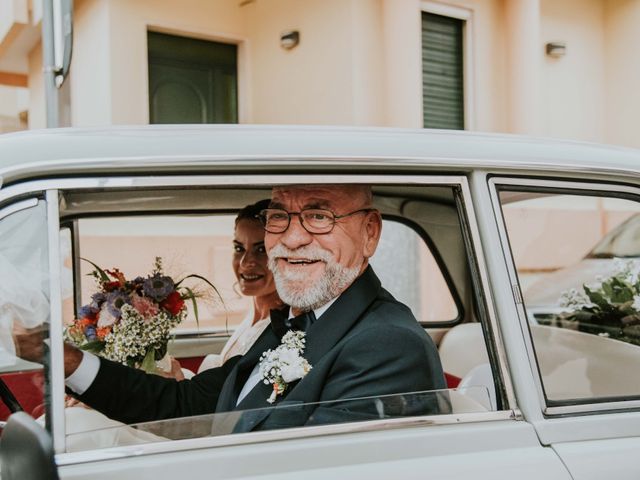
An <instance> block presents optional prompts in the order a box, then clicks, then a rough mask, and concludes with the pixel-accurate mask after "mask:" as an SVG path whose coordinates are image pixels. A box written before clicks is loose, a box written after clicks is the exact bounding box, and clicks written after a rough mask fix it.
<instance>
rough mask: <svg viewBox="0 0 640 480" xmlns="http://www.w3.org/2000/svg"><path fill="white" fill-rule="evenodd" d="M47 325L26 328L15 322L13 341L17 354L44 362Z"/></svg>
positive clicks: (37, 361)
mask: <svg viewBox="0 0 640 480" xmlns="http://www.w3.org/2000/svg"><path fill="white" fill-rule="evenodd" d="M46 331H47V329H46V328H45V327H37V328H24V327H22V326H20V325H16V324H14V327H13V341H14V344H15V346H16V356H17V357H20V358H22V359H23V360H28V361H30V362H36V363H42V360H43V358H44V338H45V334H46Z"/></svg>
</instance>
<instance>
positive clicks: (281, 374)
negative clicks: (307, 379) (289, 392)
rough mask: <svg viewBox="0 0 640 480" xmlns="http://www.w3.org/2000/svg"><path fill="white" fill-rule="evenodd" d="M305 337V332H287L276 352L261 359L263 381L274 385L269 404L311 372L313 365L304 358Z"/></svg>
mask: <svg viewBox="0 0 640 480" xmlns="http://www.w3.org/2000/svg"><path fill="white" fill-rule="evenodd" d="M304 335H305V334H304V332H294V331H290V332H287V333H286V334H285V335H284V336H283V337H282V343H281V344H280V345H279V346H278V347H277V348H276V349H275V350H267V351H266V352H264V353H263V354H262V356H261V357H260V376H261V377H262V381H263V383H265V384H266V385H268V384H272V385H273V392H271V396H270V397H269V398H268V399H267V402H269V403H273V402H275V401H276V397H277V396H278V395H281V394H283V393H284V391H285V390H286V389H287V384H289V383H291V382H293V381H296V380H300V379H301V378H303V377H304V376H305V375H306V374H307V373H309V370H311V364H310V363H309V362H308V361H307V360H306V359H305V358H304V357H303V356H302V352H303V351H304V344H305V338H304Z"/></svg>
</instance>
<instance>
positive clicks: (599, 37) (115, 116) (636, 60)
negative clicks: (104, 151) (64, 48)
mask: <svg viewBox="0 0 640 480" xmlns="http://www.w3.org/2000/svg"><path fill="white" fill-rule="evenodd" d="M41 10H42V8H41V4H39V1H38V0H6V1H4V2H2V3H0V84H1V85H2V87H1V89H0V115H2V117H3V118H4V119H5V120H4V123H3V125H5V124H8V123H11V121H9V120H8V119H14V120H13V123H11V125H13V127H9V128H7V127H6V126H5V127H2V128H4V129H5V130H7V129H16V128H24V127H25V126H27V125H28V128H41V127H44V126H45V107H44V86H43V78H42V45H41V39H40V22H41V18H42V11H41ZM639 24H640V0H442V1H432V0H181V1H175V0H75V12H74V36H75V41H74V51H73V61H72V66H71V74H70V77H69V79H68V80H67V82H66V83H67V84H66V85H65V86H64V87H63V90H66V92H63V93H64V95H63V98H65V99H66V100H65V101H66V103H67V105H68V108H69V113H70V115H69V117H70V118H69V119H68V123H69V124H71V125H73V126H95V125H111V124H146V123H162V122H174V123H191V122H231V123H233V122H239V123H275V124H281V123H287V124H332V125H375V126H394V127H410V128H421V127H425V126H427V127H435V128H465V129H469V130H478V131H487V132H513V133H525V134H534V135H543V136H558V137H566V138H574V139H579V140H588V141H596V142H605V143H614V144H621V145H628V146H636V147H637V146H640V135H639V134H638V133H640V132H638V130H639V127H638V126H637V125H638V122H637V121H636V119H635V115H636V112H638V111H640V96H638V95H635V88H636V86H637V85H639V84H640V57H638V56H636V55H632V54H630V52H633V45H640V28H638V25H639ZM21 112H22V113H21ZM172 115H173V116H172ZM20 118H22V120H20ZM21 122H22V123H21Z"/></svg>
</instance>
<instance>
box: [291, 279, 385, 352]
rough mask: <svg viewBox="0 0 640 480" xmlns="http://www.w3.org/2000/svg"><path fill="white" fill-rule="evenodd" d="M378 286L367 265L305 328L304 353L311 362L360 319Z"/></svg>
mask: <svg viewBox="0 0 640 480" xmlns="http://www.w3.org/2000/svg"><path fill="white" fill-rule="evenodd" d="M380 288H381V284H380V280H378V277H377V276H376V274H375V273H374V272H373V269H372V268H371V267H370V266H369V267H367V269H366V270H365V271H364V273H363V274H362V275H360V277H358V278H357V279H356V281H355V282H353V284H352V285H351V286H350V287H349V288H347V289H346V290H345V291H344V292H343V293H342V295H340V296H339V297H338V299H337V300H336V301H335V302H334V303H333V304H332V305H331V306H330V307H329V309H328V310H327V311H326V312H324V314H323V315H321V316H320V318H319V319H318V320H316V321H315V322H314V323H313V325H311V326H310V327H309V329H308V330H307V335H306V340H307V346H306V349H305V352H304V354H303V355H304V357H305V358H306V359H307V360H308V361H309V363H311V365H314V363H316V362H317V361H319V360H320V359H321V358H322V357H323V356H324V354H325V353H327V352H328V351H329V350H330V349H331V348H332V347H334V346H335V345H336V344H337V343H338V341H340V339H341V338H342V337H344V336H345V335H346V333H347V332H348V331H349V330H351V328H352V327H353V326H354V325H355V324H356V323H357V322H358V320H360V318H361V317H362V314H363V313H364V312H365V311H366V310H367V309H368V308H369V306H370V305H371V303H372V302H373V301H374V299H375V298H376V297H377V295H378V293H379V291H380Z"/></svg>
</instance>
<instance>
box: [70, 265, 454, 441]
mask: <svg viewBox="0 0 640 480" xmlns="http://www.w3.org/2000/svg"><path fill="white" fill-rule="evenodd" d="M278 345H279V340H278V338H277V337H276V335H275V334H274V333H273V331H272V330H271V329H270V328H267V329H266V330H265V332H264V333H263V334H262V335H261V336H260V338H259V339H258V340H257V341H256V343H255V344H254V345H253V346H252V348H251V349H250V350H249V351H248V352H247V354H246V355H244V356H243V357H233V358H231V359H229V360H228V361H227V362H225V364H224V365H223V366H221V367H219V368H215V369H211V370H206V371H204V372H202V373H200V374H198V375H196V376H195V377H193V378H192V379H191V380H185V381H182V382H176V381H174V380H172V379H166V378H163V377H159V376H156V375H147V374H145V373H143V372H141V371H139V370H134V369H131V368H128V367H125V366H122V365H119V364H116V363H114V362H110V361H108V360H104V359H100V364H101V365H100V370H99V372H98V376H97V378H96V379H95V381H94V382H93V384H92V385H91V386H90V387H89V389H88V390H87V391H86V392H85V393H84V394H83V395H80V396H79V397H78V398H79V399H80V400H81V401H83V402H85V403H87V404H88V405H90V406H92V407H93V408H95V409H97V410H99V411H101V412H103V413H105V414H106V415H107V416H109V417H111V418H114V419H116V420H120V421H122V422H126V423H135V422H144V421H151V420H158V419H165V418H174V417H186V416H191V415H202V414H206V413H214V412H225V411H231V410H247V409H258V408H266V407H272V405H270V404H269V403H268V402H267V398H268V397H269V395H270V394H271V389H272V387H271V385H265V384H263V383H259V384H258V385H257V386H256V387H255V388H254V389H253V390H251V392H249V394H248V395H247V396H246V397H245V398H244V399H243V400H242V401H241V402H240V403H239V404H238V405H237V406H236V401H237V398H238V394H239V393H240V390H241V389H242V387H243V385H244V383H245V382H246V380H247V378H248V377H249V374H250V373H251V371H252V369H253V367H254V366H255V365H256V363H257V362H258V360H259V358H260V355H261V354H262V352H264V351H265V350H267V349H270V348H271V349H273V348H275V347H277V346H278ZM303 355H304V357H305V358H306V359H307V360H308V361H309V363H310V364H311V365H312V369H311V371H310V372H309V373H308V374H307V375H306V376H305V377H304V378H303V379H302V380H300V381H297V382H294V383H292V384H290V385H289V386H288V388H287V390H286V391H285V393H284V395H282V396H279V397H278V400H277V402H276V404H275V405H276V408H271V409H269V410H260V411H254V412H247V414H246V415H243V416H241V418H242V420H241V422H240V423H239V424H238V425H237V426H236V429H235V430H236V431H249V430H254V429H269V428H282V427H291V426H300V425H305V424H322V423H334V422H340V421H352V420H358V419H367V418H380V417H384V416H389V415H391V416H396V415H417V414H427V413H437V411H438V410H443V409H444V410H446V409H447V404H446V403H447V402H446V400H445V401H444V402H443V401H442V398H440V399H438V398H436V397H435V396H433V395H431V396H430V395H426V396H422V397H420V396H413V397H393V398H389V399H383V400H382V401H381V400H380V399H379V398H377V399H376V398H374V399H368V400H357V401H345V400H344V399H360V398H362V397H380V396H384V395H390V394H401V393H407V392H419V391H425V390H437V389H445V388H446V384H445V381H444V375H443V372H442V367H441V364H440V359H439V357H438V352H437V349H436V347H435V345H434V344H433V342H432V340H431V338H430V337H429V336H428V335H427V334H426V333H425V331H424V329H423V328H422V327H421V326H420V325H419V324H418V322H417V321H416V319H415V318H414V316H413V315H412V313H411V311H410V310H409V308H408V307H406V306H405V305H403V304H402V303H400V302H398V301H396V300H395V299H394V298H393V297H392V296H391V294H389V293H388V292H387V291H386V290H384V289H383V288H382V287H381V285H380V281H379V280H378V278H377V276H376V275H375V273H374V272H373V270H372V269H371V267H369V268H367V270H366V271H365V272H364V273H363V274H362V275H361V276H360V277H359V278H358V279H357V280H356V281H355V282H354V283H353V284H352V285H351V286H350V287H349V288H348V289H347V290H346V291H345V292H343V294H342V295H341V296H340V297H339V298H338V299H337V300H336V301H335V302H334V303H333V304H332V305H331V307H330V308H329V309H328V310H327V311H326V312H325V313H324V314H323V315H322V316H321V317H320V318H319V319H317V320H316V321H315V322H314V323H313V324H312V325H311V326H310V327H309V329H308V330H307V334H306V349H305V351H304V354H303ZM416 398H418V400H416ZM420 398H421V400H420ZM314 402H326V403H323V404H320V405H318V404H315V405H308V404H310V403H314Z"/></svg>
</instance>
